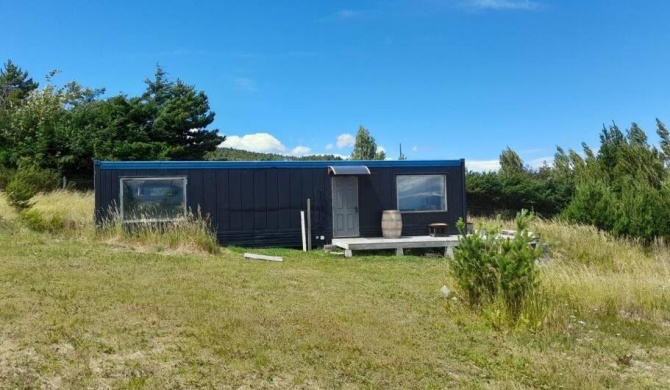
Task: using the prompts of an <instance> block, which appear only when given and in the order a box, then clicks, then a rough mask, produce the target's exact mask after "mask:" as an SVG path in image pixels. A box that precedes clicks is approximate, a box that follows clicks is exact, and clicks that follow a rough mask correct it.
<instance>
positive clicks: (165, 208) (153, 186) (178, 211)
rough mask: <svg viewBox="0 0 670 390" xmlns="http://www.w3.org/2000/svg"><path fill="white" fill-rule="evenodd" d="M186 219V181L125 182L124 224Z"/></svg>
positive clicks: (176, 179) (124, 180) (166, 178)
mask: <svg viewBox="0 0 670 390" xmlns="http://www.w3.org/2000/svg"><path fill="white" fill-rule="evenodd" d="M185 215H186V178H185V177H160V178H137V177H133V178H121V220H122V221H123V222H145V221H149V222H152V221H171V220H176V219H181V218H184V216H185Z"/></svg>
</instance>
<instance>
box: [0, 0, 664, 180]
mask: <svg viewBox="0 0 670 390" xmlns="http://www.w3.org/2000/svg"><path fill="white" fill-rule="evenodd" d="M0 15H2V20H3V22H2V24H3V28H2V29H3V31H4V34H3V37H2V38H1V39H0V42H1V43H0V61H2V62H3V63H4V62H5V61H6V60H8V59H10V60H11V61H12V62H14V63H15V64H16V65H18V66H20V67H22V68H23V69H24V70H27V71H28V72H29V73H30V75H31V76H32V77H33V78H34V79H35V80H36V81H40V82H42V84H43V83H44V75H46V74H47V73H48V72H49V71H50V70H53V69H56V70H59V71H60V72H61V73H59V75H58V76H57V77H56V78H55V79H54V82H55V83H60V84H65V83H66V82H68V81H71V80H76V81H77V82H79V83H81V84H83V85H85V86H88V87H95V88H99V87H104V88H106V94H105V95H104V96H106V97H110V96H115V95H117V94H119V93H123V94H127V95H129V96H137V95H139V94H141V93H142V92H143V91H144V89H145V84H144V80H145V79H147V78H151V77H153V74H154V72H155V70H156V65H157V64H159V65H160V66H161V67H162V68H163V69H164V70H165V71H166V72H167V73H168V76H169V77H171V78H173V79H177V78H179V79H181V80H183V81H184V82H186V83H187V84H190V85H194V86H195V87H196V89H198V90H201V91H204V92H205V93H206V95H207V96H208V97H209V103H210V108H211V109H212V110H213V111H214V112H215V113H216V120H215V122H214V123H213V124H212V125H211V126H210V127H209V128H210V129H218V130H219V132H220V133H221V134H223V135H225V136H227V138H228V139H227V140H226V141H225V142H224V144H223V146H230V147H237V148H242V149H248V150H253V151H260V152H273V153H282V154H292V155H305V154H336V155H341V156H348V155H350V154H351V151H352V146H353V140H354V136H355V134H356V132H357V130H358V128H359V126H364V127H366V128H367V129H368V130H369V131H370V133H371V134H372V136H373V137H374V138H375V140H376V142H377V145H378V146H379V147H381V148H383V149H384V150H385V151H386V153H387V156H388V157H389V158H394V159H395V158H397V157H398V155H399V146H400V145H402V151H403V153H404V154H405V155H406V156H407V158H408V159H411V160H433V159H460V158H464V159H465V160H466V164H467V166H468V168H469V169H473V170H490V169H496V167H497V161H498V156H499V155H500V153H501V151H502V150H504V149H505V148H507V147H510V148H512V149H513V150H515V151H516V152H517V153H518V154H519V155H520V156H521V158H522V159H523V160H524V162H525V163H526V164H528V165H530V166H534V167H537V166H540V165H541V164H542V163H543V162H544V161H546V162H548V163H549V164H551V162H552V161H553V155H554V153H555V151H556V147H557V146H560V147H563V148H564V149H566V150H567V149H575V150H577V151H581V143H582V142H586V143H587V144H588V145H589V146H591V147H592V148H593V149H597V148H598V145H599V139H598V136H599V133H600V131H601V129H602V126H603V124H606V125H609V124H611V123H612V122H613V121H614V122H616V123H617V124H618V125H619V126H620V127H621V128H628V127H629V126H630V124H631V123H632V122H636V123H638V124H639V125H640V126H641V127H642V128H643V129H644V130H645V131H646V132H647V135H648V136H649V139H650V141H651V142H656V137H655V127H656V126H655V118H659V119H661V120H663V121H668V122H670V94H669V93H668V91H670V73H669V72H668V70H669V67H668V64H669V63H670V28H668V27H667V18H668V16H670V1H667V0H639V1H630V0H587V1H585V0H387V1H381V0H380V1H367V0H338V1H334V0H330V1H327V0H322V1H313V0H302V1H298V0H282V1H272V0H265V1H260V0H243V1H240V0H236V1H229V0H199V1H182V0H160V1H159V0H133V1H128V0H98V1H89V0H61V1H47V0H42V1H37V0H0Z"/></svg>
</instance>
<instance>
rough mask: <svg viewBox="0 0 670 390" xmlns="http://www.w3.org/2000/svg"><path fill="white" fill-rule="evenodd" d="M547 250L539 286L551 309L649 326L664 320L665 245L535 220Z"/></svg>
mask: <svg viewBox="0 0 670 390" xmlns="http://www.w3.org/2000/svg"><path fill="white" fill-rule="evenodd" d="M534 228H535V229H536V230H537V231H538V232H540V233H541V234H542V237H543V238H544V239H546V240H547V241H548V242H549V243H550V246H551V261H550V263H549V264H548V266H546V267H543V269H542V274H541V275H542V276H541V280H542V284H543V286H544V288H545V289H546V290H547V291H548V292H549V293H550V294H551V295H552V296H553V297H554V300H555V305H554V306H555V307H559V306H560V307H565V306H566V305H568V306H569V307H570V308H571V309H572V310H573V312H574V313H575V314H576V315H581V316H593V315H595V316H599V317H602V316H606V317H619V318H622V319H635V320H646V321H652V322H658V321H667V320H669V319H670V261H669V257H668V250H669V248H668V246H667V245H666V244H665V243H663V242H657V243H656V244H655V245H654V246H652V247H645V246H643V245H641V244H640V243H639V242H636V241H632V240H625V239H615V238H613V237H612V236H610V235H609V234H607V233H604V232H601V231H598V230H597V229H595V228H593V227H591V226H583V225H572V224H568V223H565V222H560V221H539V222H537V223H536V224H535V227H534Z"/></svg>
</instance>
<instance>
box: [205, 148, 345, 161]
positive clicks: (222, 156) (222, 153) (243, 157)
mask: <svg viewBox="0 0 670 390" xmlns="http://www.w3.org/2000/svg"><path fill="white" fill-rule="evenodd" d="M205 158H206V159H207V160H210V161H333V160H342V157H340V156H335V155H333V154H324V155H312V156H302V157H295V156H285V155H283V154H275V153H258V152H250V151H248V150H242V149H233V148H217V149H216V150H215V151H213V152H210V153H208V154H207V156H205Z"/></svg>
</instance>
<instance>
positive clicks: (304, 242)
mask: <svg viewBox="0 0 670 390" xmlns="http://www.w3.org/2000/svg"><path fill="white" fill-rule="evenodd" d="M300 230H301V232H302V251H303V252H307V237H306V234H305V211H304V210H300Z"/></svg>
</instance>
